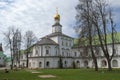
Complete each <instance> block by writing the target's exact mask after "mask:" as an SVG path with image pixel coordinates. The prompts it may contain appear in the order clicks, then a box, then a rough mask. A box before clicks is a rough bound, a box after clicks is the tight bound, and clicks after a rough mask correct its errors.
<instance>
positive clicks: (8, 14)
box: [0, 0, 120, 54]
mask: <svg viewBox="0 0 120 80" xmlns="http://www.w3.org/2000/svg"><path fill="white" fill-rule="evenodd" d="M77 3H78V0H0V43H3V47H4V46H5V45H4V44H5V43H4V40H3V38H4V36H3V32H5V31H6V30H7V28H8V27H9V26H15V27H17V28H20V29H21V31H22V32H25V31H27V30H32V31H33V32H34V33H35V35H36V36H37V37H38V38H40V37H43V36H45V35H47V34H50V33H51V32H52V25H53V24H54V18H53V17H54V15H55V13H56V8H58V12H59V14H60V16H61V20H60V23H61V25H62V26H63V27H62V28H63V33H65V34H67V35H69V36H71V37H76V33H75V31H74V29H73V27H74V26H75V22H76V21H75V15H76V10H75V6H76V5H77ZM109 3H110V5H111V7H112V8H113V11H114V17H115V21H116V23H117V24H118V23H120V20H119V19H120V0H109ZM4 51H6V50H5V49H4ZM6 54H9V53H6Z"/></svg>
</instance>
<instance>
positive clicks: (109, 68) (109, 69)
mask: <svg viewBox="0 0 120 80" xmlns="http://www.w3.org/2000/svg"><path fill="white" fill-rule="evenodd" d="M107 62H108V71H112V66H111V60H110V59H107Z"/></svg>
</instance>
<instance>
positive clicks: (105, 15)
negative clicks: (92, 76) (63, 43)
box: [76, 0, 116, 71]
mask: <svg viewBox="0 0 120 80" xmlns="http://www.w3.org/2000/svg"><path fill="white" fill-rule="evenodd" d="M79 1H80V5H78V6H77V12H78V15H77V18H76V19H77V22H78V28H79V30H81V31H80V35H82V36H81V37H84V38H86V39H87V40H88V42H89V45H90V49H91V52H92V57H93V60H94V63H96V60H95V58H94V57H95V56H94V54H93V53H94V51H93V50H94V49H93V45H94V44H93V42H94V41H95V40H94V38H95V36H96V37H98V38H97V45H99V46H100V48H101V50H102V51H103V53H104V56H105V58H106V60H107V62H108V70H109V71H111V70H112V67H111V60H112V58H113V56H114V54H115V42H116V37H115V35H116V30H115V23H114V20H113V16H112V10H111V9H110V5H109V4H108V3H107V1H106V0H79ZM108 34H110V35H108ZM108 36H109V37H110V39H111V46H112V47H111V48H112V54H110V52H109V47H108V40H109V38H108Z"/></svg>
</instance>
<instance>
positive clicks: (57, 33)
mask: <svg viewBox="0 0 120 80" xmlns="http://www.w3.org/2000/svg"><path fill="white" fill-rule="evenodd" d="M54 36H65V37H68V38H72V37H70V36H68V35H65V34H63V33H61V32H55V33H51V34H49V35H46V36H45V37H48V38H50V37H54Z"/></svg>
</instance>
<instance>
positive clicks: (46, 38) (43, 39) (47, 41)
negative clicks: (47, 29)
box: [36, 37, 58, 45]
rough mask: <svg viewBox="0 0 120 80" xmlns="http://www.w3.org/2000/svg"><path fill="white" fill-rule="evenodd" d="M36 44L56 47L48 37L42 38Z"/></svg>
mask: <svg viewBox="0 0 120 80" xmlns="http://www.w3.org/2000/svg"><path fill="white" fill-rule="evenodd" d="M36 44H39V45H58V44H57V43H56V42H54V41H53V40H51V39H50V38H48V37H44V38H42V39H41V40H40V41H38V42H37V43H36Z"/></svg>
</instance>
